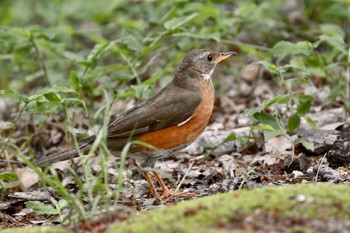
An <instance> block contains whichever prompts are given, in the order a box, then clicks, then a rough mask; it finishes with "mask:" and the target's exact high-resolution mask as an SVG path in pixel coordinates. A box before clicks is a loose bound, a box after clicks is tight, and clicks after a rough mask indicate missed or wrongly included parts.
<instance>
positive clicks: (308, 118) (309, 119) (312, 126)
mask: <svg viewBox="0 0 350 233" xmlns="http://www.w3.org/2000/svg"><path fill="white" fill-rule="evenodd" d="M304 119H305V120H306V122H307V123H308V124H309V125H310V126H311V128H313V129H316V128H317V125H316V123H315V121H314V120H312V119H311V118H310V117H304Z"/></svg>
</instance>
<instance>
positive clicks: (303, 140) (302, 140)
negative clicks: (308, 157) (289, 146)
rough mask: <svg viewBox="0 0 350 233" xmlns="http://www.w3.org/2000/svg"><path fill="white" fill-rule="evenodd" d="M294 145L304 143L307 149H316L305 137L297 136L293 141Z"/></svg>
mask: <svg viewBox="0 0 350 233" xmlns="http://www.w3.org/2000/svg"><path fill="white" fill-rule="evenodd" d="M293 144H294V145H297V144H302V145H303V146H304V147H305V148H306V149H307V150H310V151H313V150H314V149H315V147H314V145H313V144H312V143H310V142H308V141H306V140H305V139H304V138H297V139H295V140H294V141H293Z"/></svg>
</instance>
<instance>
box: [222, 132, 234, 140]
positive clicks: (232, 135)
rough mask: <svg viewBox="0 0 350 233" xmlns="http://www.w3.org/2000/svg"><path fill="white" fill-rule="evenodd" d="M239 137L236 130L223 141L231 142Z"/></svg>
mask: <svg viewBox="0 0 350 233" xmlns="http://www.w3.org/2000/svg"><path fill="white" fill-rule="evenodd" d="M236 139H237V134H236V133H235V132H233V133H230V135H228V136H227V137H226V138H225V139H224V140H223V141H222V143H226V142H231V141H234V140H236Z"/></svg>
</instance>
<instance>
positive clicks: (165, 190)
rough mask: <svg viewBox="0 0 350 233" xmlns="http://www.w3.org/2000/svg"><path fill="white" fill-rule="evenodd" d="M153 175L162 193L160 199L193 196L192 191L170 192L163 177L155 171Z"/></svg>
mask: <svg viewBox="0 0 350 233" xmlns="http://www.w3.org/2000/svg"><path fill="white" fill-rule="evenodd" d="M153 175H154V177H155V178H156V180H157V182H158V184H159V185H160V187H161V188H162V191H163V194H162V196H161V197H160V200H162V199H164V198H166V197H169V198H171V197H192V196H195V194H194V193H181V192H172V191H170V190H169V189H168V187H167V186H166V185H165V183H164V181H163V179H162V178H161V177H160V176H159V174H158V173H157V172H155V171H154V172H153ZM167 200H168V199H167Z"/></svg>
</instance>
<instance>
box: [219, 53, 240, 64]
mask: <svg viewBox="0 0 350 233" xmlns="http://www.w3.org/2000/svg"><path fill="white" fill-rule="evenodd" d="M235 54H237V53H236V52H221V53H220V57H218V58H217V59H216V63H219V62H221V61H223V60H226V59H227V58H229V57H231V56H233V55H235Z"/></svg>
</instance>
